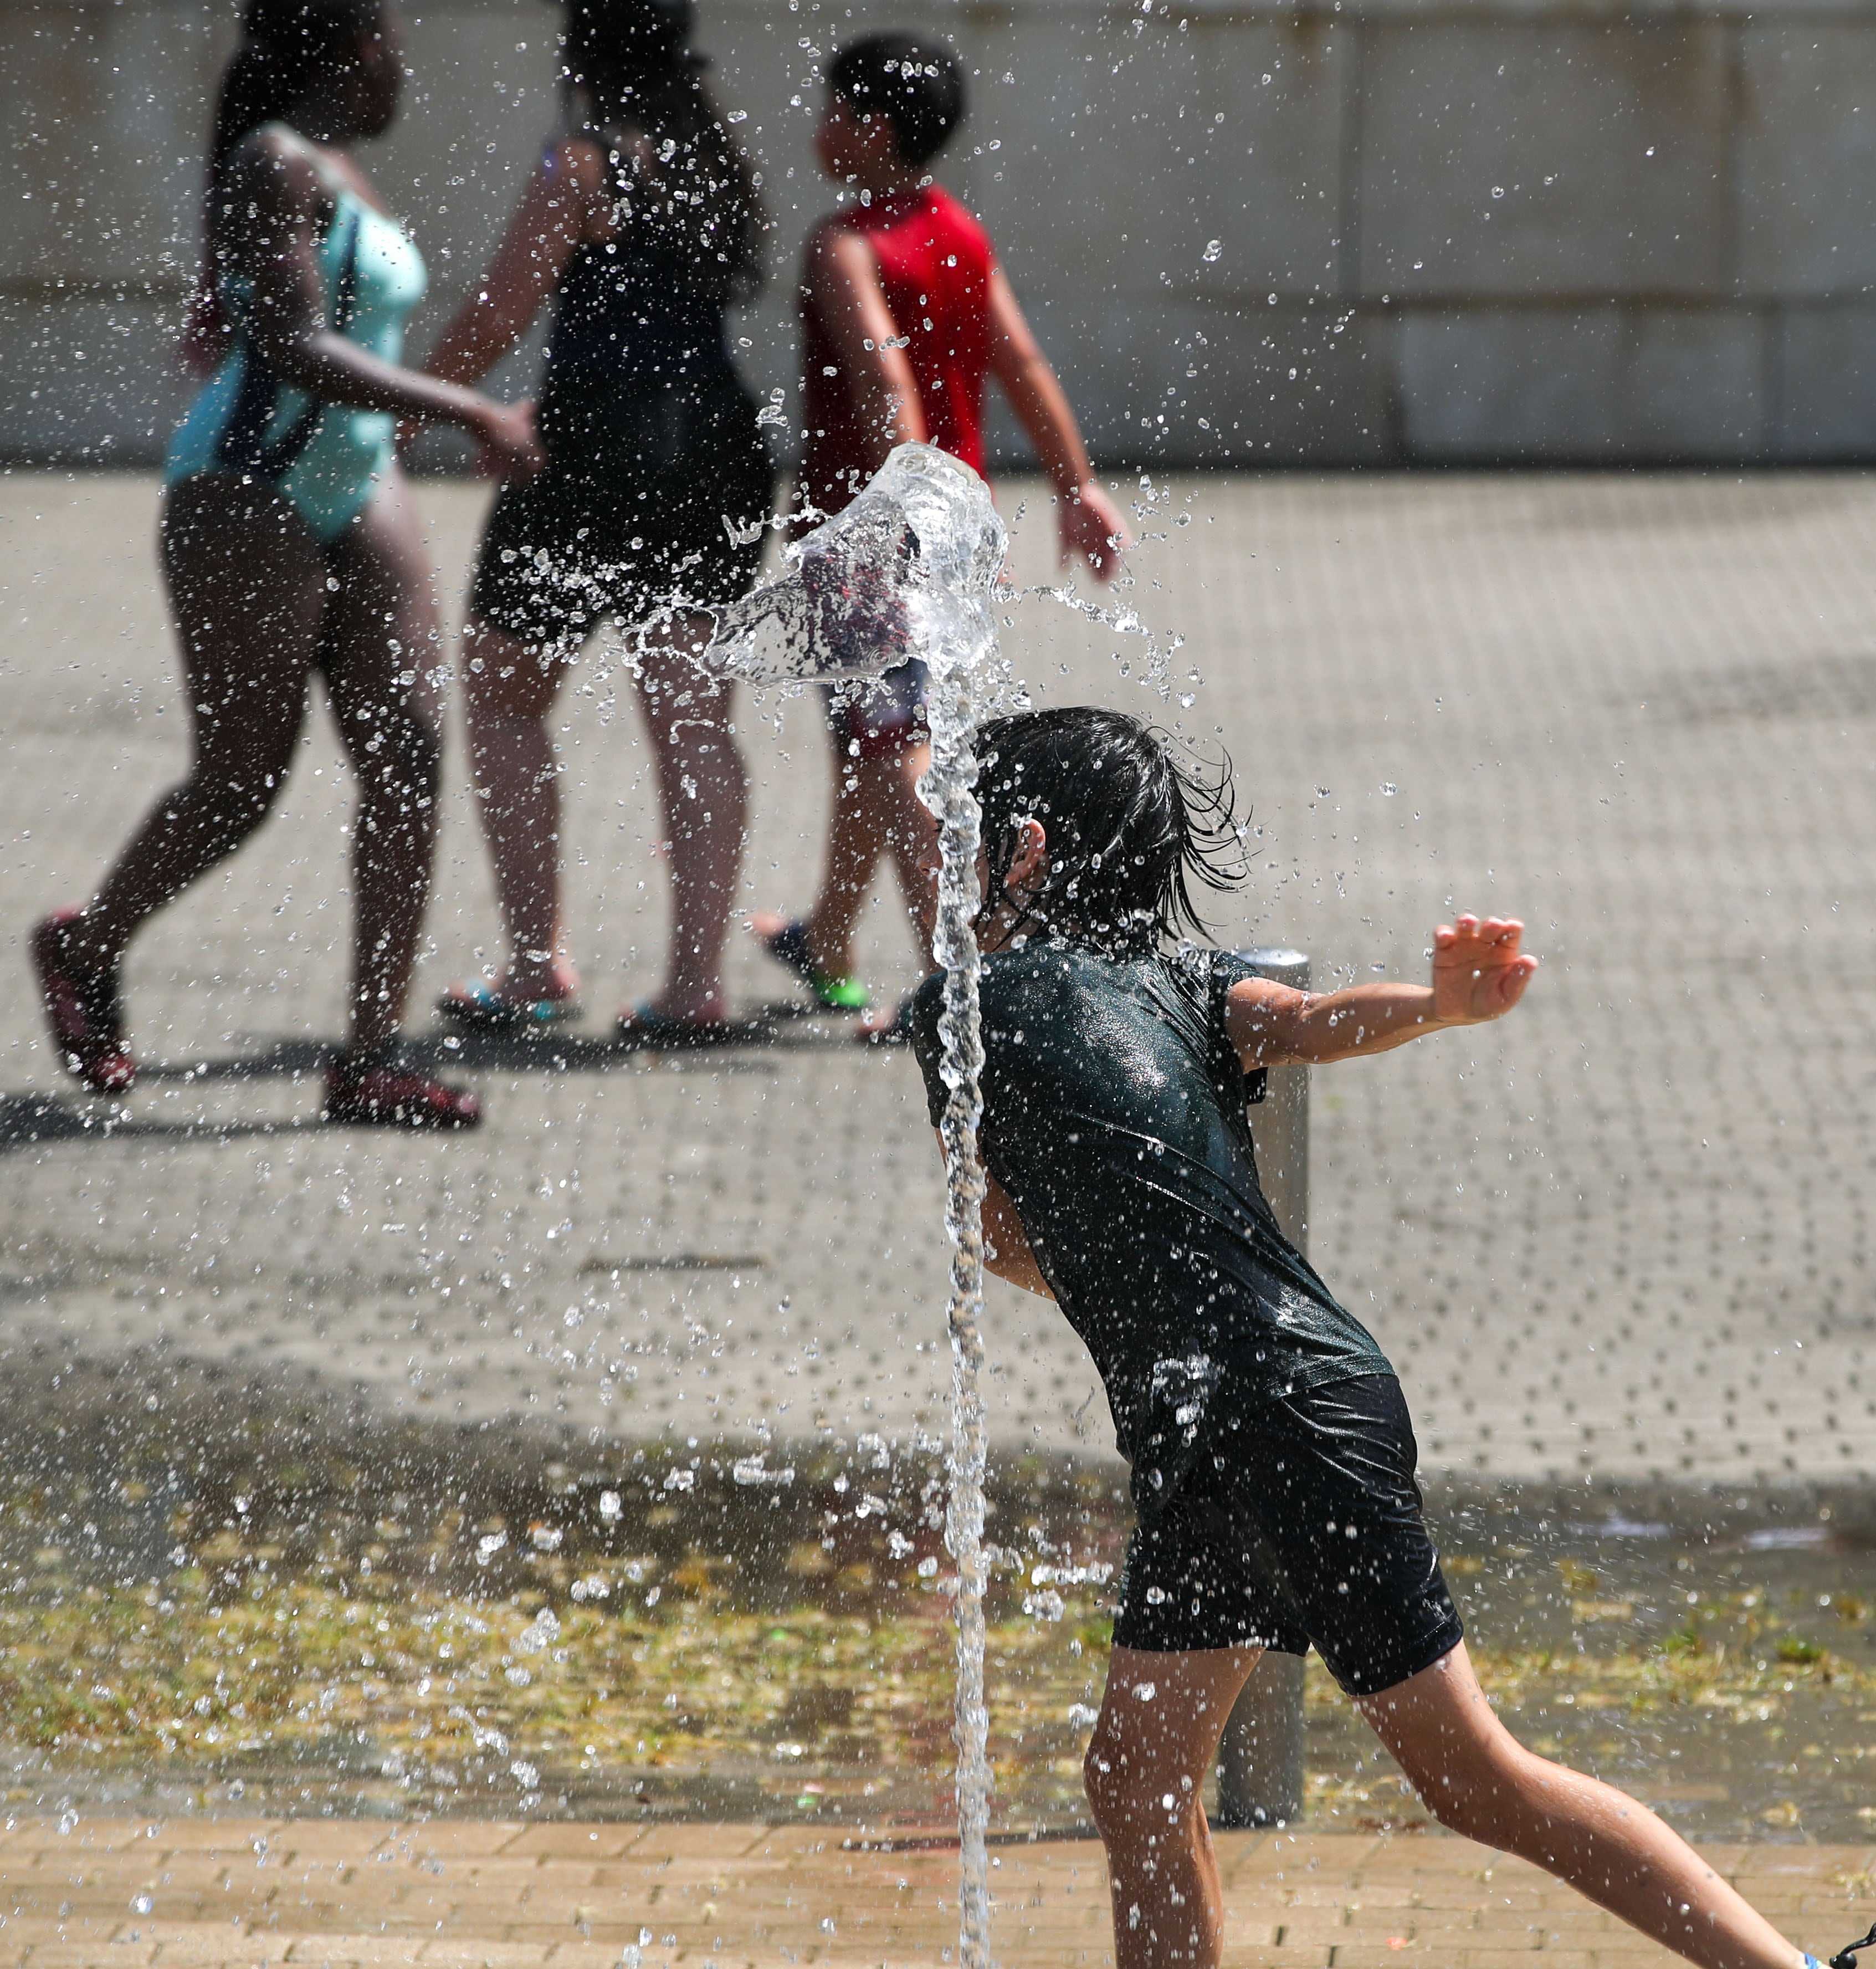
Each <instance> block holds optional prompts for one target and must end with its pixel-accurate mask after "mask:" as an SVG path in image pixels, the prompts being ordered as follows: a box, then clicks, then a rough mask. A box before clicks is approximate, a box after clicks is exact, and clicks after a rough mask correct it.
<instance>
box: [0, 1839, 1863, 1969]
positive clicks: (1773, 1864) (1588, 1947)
mask: <svg viewBox="0 0 1876 1969" xmlns="http://www.w3.org/2000/svg"><path fill="white" fill-rule="evenodd" d="M1218 1845H1219V1857H1220V1870H1221V1871H1222V1873H1223V1877H1224V1881H1225V1889H1226V1907H1227V1914H1228V1927H1227V1940H1226V1948H1225V1961H1226V1964H1227V1969H1252V1965H1256V1964H1270V1965H1272V1969H1288V1965H1291V1964H1295V1965H1297V1969H1325V1966H1326V1965H1332V1969H1369V1965H1379V1964H1394V1963H1398V1962H1410V1963H1411V1962H1427V1963H1435V1964H1440V1965H1442V1969H1509V1965H1511V1964H1515V1963H1518V1962H1526V1961H1530V1960H1531V1958H1532V1957H1533V1955H1537V1956H1540V1957H1541V1958H1542V1960H1543V1961H1544V1962H1545V1963H1546V1964H1553V1965H1557V1969H1562V1965H1565V1964H1567V1965H1569V1969H1600V1965H1602V1964H1623V1965H1634V1969H1641V1965H1643V1964H1667V1963H1669V1962H1671V1961H1675V1960H1676V1959H1677V1958H1674V1957H1673V1956H1670V1954H1667V1952H1666V1951H1664V1950H1663V1949H1661V1948H1657V1947H1655V1946H1654V1945H1651V1943H1648V1942H1647V1941H1644V1940H1643V1939H1642V1938H1641V1937H1640V1936H1638V1935H1635V1934H1633V1933H1632V1932H1631V1931H1629V1930H1628V1929H1627V1928H1623V1927H1622V1925H1620V1924H1619V1923H1618V1922H1615V1920H1614V1919H1612V1917H1611V1916H1609V1915H1605V1914H1603V1913H1602V1912H1601V1911H1600V1910H1599V1909H1596V1908H1593V1907H1591V1906H1589V1905H1588V1904H1587V1903H1585V1902H1583V1901H1582V1900H1580V1899H1578V1898H1577V1897H1576V1896H1575V1895H1574V1894H1573V1893H1570V1891H1569V1890H1567V1889H1566V1888H1563V1887H1560V1886H1558V1885H1557V1883H1555V1882H1554V1881H1553V1880H1550V1879H1549V1878H1547V1877H1546V1876H1545V1875H1544V1874H1542V1873H1538V1872H1537V1870H1535V1869H1534V1868H1532V1867H1528V1866H1526V1865H1524V1864H1523V1863H1522V1862H1521V1861H1519V1860H1509V1859H1507V1858H1505V1857H1503V1856H1502V1855H1500V1854H1489V1853H1488V1852H1486V1851H1485V1850H1484V1849H1483V1848H1482V1847H1477V1846H1474V1845H1472V1844H1469V1843H1467V1842H1466V1841H1463V1840H1458V1839H1448V1838H1397V1839H1393V1840H1388V1839H1385V1838H1353V1837H1348V1836H1342V1837H1337V1836H1335V1835H1333V1834H1330V1835H1309V1834H1305V1835H1304V1836H1302V1837H1301V1838H1291V1837H1289V1836H1288V1835H1265V1834H1255V1833H1235V1834H1225V1835H1222V1836H1221V1837H1220V1839H1219V1841H1218ZM1708 1851H1709V1857H1710V1858H1711V1859H1712V1862H1713V1864H1715V1865H1716V1867H1719V1869H1720V1870H1722V1872H1724V1873H1726V1874H1728V1875H1729V1877H1731V1878H1732V1880H1734V1881H1735V1883H1737V1884H1738V1886H1739V1887H1740V1888H1741V1889H1742V1891H1743V1892H1744V1893H1746V1895H1747V1896H1748V1897H1749V1898H1750V1899H1752V1900H1753V1901H1754V1903H1756V1904H1757V1905H1758V1906H1759V1907H1761V1908H1762V1909H1764V1911H1765V1912H1766V1913H1767V1915H1769V1916H1770V1917H1771V1919H1773V1920H1774V1922H1777V1924H1778V1925H1780V1927H1781V1928H1784V1931H1785V1932H1787V1934H1790V1935H1793V1937H1795V1938H1798V1939H1800V1940H1801V1941H1803V1943H1804V1945H1806V1947H1808V1948H1812V1949H1816V1948H1818V1947H1819V1946H1820V1945H1822V1944H1823V1943H1824V1942H1826V1941H1829V1938H1832V1937H1833V1936H1835V1937H1840V1938H1843V1939H1847V1938H1848V1937H1849V1935H1851V1934H1852V1932H1853V1931H1855V1929H1857V1928H1860V1927H1861V1925H1863V1923H1864V1922H1865V1920H1866V1919H1867V1918H1868V1903H1869V1900H1870V1898H1871V1883H1870V1879H1869V1864H1870V1860H1871V1854H1870V1852H1869V1851H1868V1849H1867V1848H1865V1847H1842V1846H1808V1847H1790V1846H1767V1847H1712V1848H1709V1849H1708ZM956 1859H957V1856H956V1854H955V1853H954V1851H944V1850H938V1851H873V1850H866V1849H864V1848H863V1847H860V1846H859V1845H857V1844H850V1845H847V1846H843V1845H842V1844H841V1840H840V1838H839V1836H838V1834H824V1833H821V1832H819V1831H815V1830H814V1829H812V1828H805V1827H793V1828H787V1829H776V1828H769V1827H766V1826H761V1825H685V1826H664V1825H661V1826H656V1827H653V1828H649V1829H646V1828H638V1827H634V1826H604V1827H598V1828H595V1827H590V1826H583V1825H559V1826H525V1827H524V1826H520V1825H503V1824H488V1823H484V1824H474V1823H456V1824H452V1825H416V1826H401V1825H371V1824H367V1823H361V1822H359V1821H318V1820H313V1821H296V1822H295V1821H289V1822H286V1823H281V1822H280V1821H263V1820H251V1821H242V1820H238V1819H223V1820H219V1821H168V1822H167V1823H160V1824H149V1823H146V1822H145V1821H111V1820H102V1819H100V1820H84V1821H79V1824H78V1825H76V1827H75V1828H73V1831H70V1833H68V1834H61V1833H60V1831H58V1830H57V1828H56V1826H55V1825H53V1824H51V1823H50V1822H47V1821H38V1820H27V1821H19V1822H18V1823H15V1822H12V1821H9V1822H8V1826H7V1829H6V1831H5V1836H4V1838H0V1908H3V1909H5V1911H6V1919H5V1924H4V1925H0V1964H7V1965H8V1969H11V1965H14V1964H21V1965H26V1964H30V1965H31V1969H44V1965H50V1964H58V1965H60V1969H97V1965H99V1964H102V1963H110V1964H118V1963H125V1964H136V1963H148V1964H157V1965H167V1964H173V1963H186V1964H190V1969H263V1965H266V1964H289V1963H291V1964H302V1963H303V1964H316V1965H320V1969H352V1965H358V1969H367V1965H369V1969H379V1965H383V1969H390V1965H393V1964H449V1965H451V1969H536V1965H540V1964H578V1965H580V1969H618V1965H619V1964H620V1962H621V1961H622V1960H623V1961H624V1962H625V1963H627V1964H640V1963H642V1964H643V1965H644V1969H663V1965H664V1964H669V1963H676V1962H693V1963H704V1962H710V1963H715V1964H718V1965H720V1969H733V1965H740V1964H746V1963H747V1964H759V1963H760V1964H770V1963H782V1962H787V1963H802V1962H808V1963H825V1964H856V1965H857V1964H862V1963H864V1964H868V1965H877V1964H896V1963H905V1962H912V1961H923V1962H932V1961H938V1960H941V1959H948V1958H949V1954H950V1951H951V1948H953V1947H954V1945H955V1942H956V1938H957V1916H956V1914H955V1912H954V1904H953V1893H954V1886H953V1882H954V1873H955V1867H956ZM993 1864H994V1866H995V1867H996V1871H995V1872H994V1873H993V1876H992V1880H993V1890H994V1893H995V1896H996V1904H995V1910H994V1912H993V1917H992V1937H993V1945H994V1948H995V1949H996V1954H997V1956H998V1958H999V1959H1000V1961H1004V1962H1006V1963H1009V1964H1025V1963H1036V1964H1042V1963H1050V1964H1089V1965H1094V1964H1101V1963H1107V1962H1111V1961H1113V1948H1112V1945H1111V1940H1110V1932H1109V1926H1108V1923H1109V1915H1108V1906H1107V1891H1106V1889H1107V1883H1106V1870H1105V1869H1104V1867H1103V1864H1102V1860H1101V1852H1100V1847H1099V1846H1098V1845H1097V1844H1095V1843H1094V1842H1093V1841H1079V1840H1067V1841H1059V1842H1053V1843H1048V1844H1039V1845H1029V1844H1022V1845H1015V1846H1006V1847H1002V1848H1000V1850H999V1851H997V1852H996V1854H995V1856H994V1859H993ZM1830 1945H1831V1946H1832V1947H1836V1946H1839V1945H1840V1941H1830ZM940 1951H944V1955H943V1956H942V1957H941V1954H940Z"/></svg>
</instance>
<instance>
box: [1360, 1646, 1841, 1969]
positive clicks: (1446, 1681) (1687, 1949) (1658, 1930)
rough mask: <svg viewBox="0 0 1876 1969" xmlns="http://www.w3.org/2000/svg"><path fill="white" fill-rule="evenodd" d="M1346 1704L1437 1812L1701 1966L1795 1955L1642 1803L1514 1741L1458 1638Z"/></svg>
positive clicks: (1798, 1957)
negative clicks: (1414, 1669)
mask: <svg viewBox="0 0 1876 1969" xmlns="http://www.w3.org/2000/svg"><path fill="white" fill-rule="evenodd" d="M1356 1706H1357V1707H1358V1708H1359V1709H1360V1711H1361V1712H1362V1715H1363V1716H1365V1717H1366V1718H1367V1719H1368V1721H1369V1724H1370V1725H1371V1726H1372V1728H1373V1729H1374V1731H1375V1734H1376V1735H1378V1736H1379V1737H1380V1738H1381V1740H1382V1742H1383V1743H1384V1744H1386V1745H1387V1747H1388V1750H1390V1751H1392V1753H1393V1754H1394V1757H1395V1760H1396V1761H1397V1762H1398V1763H1399V1764H1400V1766H1401V1770H1404V1771H1405V1773H1406V1774H1407V1777H1408V1782H1410V1783H1411V1785H1412V1786H1413V1787H1414V1790H1415V1791H1416V1792H1418V1793H1419V1795H1420V1796H1421V1800H1422V1802H1424V1804H1425V1805H1426V1807H1427V1810H1428V1811H1429V1812H1431V1813H1432V1814H1433V1815H1434V1817H1435V1818H1437V1819H1438V1820H1439V1821H1440V1824H1441V1825H1444V1826H1447V1827H1449V1828H1450V1829H1451V1830H1452V1831H1455V1832H1460V1833H1463V1834H1465V1835H1466V1838H1469V1839H1476V1840H1478V1841H1480V1842H1481V1843H1482V1844H1486V1845H1489V1846H1493V1847H1499V1848H1501V1849H1502V1850H1503V1851H1506V1852H1510V1853H1515V1854H1517V1855H1518V1857H1519V1858H1521V1859H1524V1860H1529V1861H1530V1862H1531V1864H1532V1865H1533V1866H1536V1867H1542V1868H1543V1869H1544V1871H1545V1872H1546V1873H1554V1874H1555V1875H1556V1876H1557V1878H1558V1879H1559V1880H1567V1881H1568V1882H1569V1883H1570V1885H1571V1886H1573V1887H1574V1888H1575V1889H1576V1890H1577V1892H1578V1893H1581V1894H1583V1895H1585V1896H1586V1897H1587V1898H1588V1899H1590V1900H1592V1901H1594V1902H1595V1903H1596V1904H1597V1906H1599V1907H1605V1908H1607V1909H1609V1912H1611V1913H1612V1914H1613V1915H1617V1916H1618V1917H1619V1918H1620V1919H1622V1920H1623V1921H1625V1922H1628V1925H1630V1926H1631V1928H1639V1929H1640V1930H1641V1932H1642V1933H1643V1934H1644V1935H1652V1936H1653V1937H1654V1939H1655V1940H1656V1941H1659V1942H1660V1943H1661V1944H1662V1945H1663V1946H1664V1948H1671V1949H1673V1951H1674V1952H1675V1953H1676V1954H1677V1955H1683V1956H1685V1957H1686V1959H1687V1960H1688V1961H1690V1962H1698V1963H1700V1964H1704V1965H1706V1969H1800V1965H1801V1964H1803V1962H1804V1961H1805V1960H1806V1958H1805V1956H1804V1955H1803V1952H1802V1951H1800V1950H1799V1949H1797V1948H1794V1947H1793V1945H1792V1944H1791V1943H1790V1942H1789V1941H1786V1940H1785V1938H1784V1936H1782V1935H1780V1933H1779V1932H1778V1931H1777V1929H1776V1928H1774V1927H1773V1926H1772V1925H1771V1922H1768V1921H1767V1919H1765V1917H1764V1915H1762V1914H1761V1913H1760V1912H1758V1909H1755V1908H1754V1907H1753V1906H1751V1904H1750V1903H1748V1902H1747V1901H1746V1900H1745V1899H1742V1896H1740V1895H1739V1894H1738V1893H1737V1892H1735V1890H1734V1889H1733V1888H1732V1887H1731V1886H1729V1885H1728V1883H1726V1882H1725V1880H1722V1879H1721V1878H1720V1877H1719V1875H1718V1874H1717V1873H1715V1872H1714V1870H1712V1867H1709V1865H1708V1864H1706V1861H1705V1860H1703V1859H1702V1858H1701V1857H1700V1856H1699V1854H1697V1853H1696V1852H1695V1851H1693V1848H1692V1847H1690V1846H1689V1845H1688V1844H1686V1841H1684V1840H1683V1839H1682V1838H1680V1834H1678V1833H1676V1832H1674V1831H1671V1830H1670V1828H1668V1827H1667V1825H1665V1824H1664V1823H1663V1821H1661V1819H1659V1818H1656V1816H1655V1815H1654V1813H1653V1812H1651V1811H1649V1810H1648V1807H1647V1806H1646V1805H1641V1804H1638V1803H1637V1802H1636V1801H1635V1799H1632V1798H1630V1797H1629V1796H1628V1795H1627V1794H1626V1793H1625V1792H1619V1791H1618V1790H1616V1789H1615V1787H1614V1786H1612V1785H1606V1784H1603V1783H1602V1782H1599V1780H1598V1779H1595V1778H1592V1777H1586V1776H1583V1774H1582V1773H1580V1772H1579V1771H1573V1770H1570V1769H1568V1768H1567V1766H1564V1765H1562V1764H1555V1763H1551V1762H1550V1760H1548V1759H1547V1758H1544V1757H1538V1756H1537V1754H1536V1753H1534V1751H1531V1750H1526V1749H1525V1748H1524V1746H1523V1745H1522V1744H1520V1743H1519V1742H1518V1740H1517V1739H1516V1738H1515V1737H1513V1736H1512V1734H1511V1732H1510V1731H1508V1730H1507V1729H1506V1728H1505V1725H1504V1724H1502V1723H1501V1722H1500V1721H1499V1719H1498V1717H1497V1715H1496V1714H1495V1712H1494V1711H1493V1710H1492V1706H1491V1705H1490V1704H1489V1702H1488V1701H1486V1697H1485V1692H1484V1691H1483V1690H1482V1689H1481V1688H1479V1680H1478V1677H1477V1676H1476V1675H1474V1674H1473V1667H1472V1662H1471V1659H1470V1658H1469V1656H1468V1655H1467V1654H1466V1644H1465V1643H1464V1642H1463V1641H1462V1642H1460V1644H1459V1646H1457V1647H1456V1648H1454V1649H1453V1651H1452V1653H1450V1654H1449V1655H1447V1656H1445V1657H1444V1659H1442V1660H1440V1661H1437V1662H1434V1665H1433V1666H1432V1667H1430V1668H1427V1669H1421V1672H1420V1673H1419V1674H1418V1675H1410V1676H1409V1677H1408V1679H1407V1680H1406V1681H1405V1682H1401V1683H1399V1684H1398V1685H1396V1686H1395V1688H1389V1689H1384V1690H1383V1691H1382V1693H1381V1694H1380V1695H1370V1696H1366V1697H1364V1698H1361V1699H1360V1700H1359V1701H1358V1703H1357V1705H1356Z"/></svg>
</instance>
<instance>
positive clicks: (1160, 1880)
mask: <svg viewBox="0 0 1876 1969" xmlns="http://www.w3.org/2000/svg"><path fill="white" fill-rule="evenodd" d="M1258 1654H1259V1650H1258V1649H1256V1648H1206V1649H1194V1650H1192V1651H1191V1652H1189V1653H1168V1654H1159V1653H1145V1652H1144V1651H1143V1650H1142V1649H1136V1648H1116V1649H1115V1650H1114V1652H1113V1659H1112V1660H1111V1661H1110V1662H1109V1664H1108V1669H1107V1693H1106V1695H1104V1696H1103V1698H1102V1699H1101V1713H1100V1717H1099V1718H1098V1719H1097V1721H1096V1723H1095V1725H1094V1737H1093V1739H1092V1740H1090V1743H1089V1745H1088V1753H1087V1758H1086V1760H1084V1763H1083V1765H1082V1774H1083V1776H1084V1779H1086V1782H1087V1792H1088V1803H1089V1805H1090V1806H1091V1807H1092V1808H1094V1824H1095V1827H1096V1829H1097V1831H1099V1832H1100V1835H1101V1844H1103V1846H1104V1847H1106V1849H1107V1873H1108V1884H1109V1892H1110V1893H1111V1894H1112V1895H1113V1903H1114V1962H1115V1969H1166V1965H1168V1964H1179V1965H1181V1969H1188V1965H1189V1969H1217V1963H1218V1962H1219V1961H1220V1958H1221V1955H1222V1954H1223V1945H1224V1930H1223V1922H1224V1901H1223V1893H1222V1892H1221V1890H1220V1886H1219V1883H1218V1862H1217V1858H1216V1857H1215V1856H1214V1855H1213V1851H1212V1841H1211V1831H1210V1828H1209V1827H1208V1826H1207V1824H1206V1822H1205V1807H1204V1789H1205V1779H1206V1777H1207V1775H1208V1774H1209V1773H1210V1770H1211V1768H1212V1766H1213V1763H1215V1762H1216V1761H1217V1756H1218V1740H1219V1738H1220V1736H1222V1735H1223V1733H1224V1727H1225V1719H1226V1718H1227V1717H1228V1716H1229V1715H1230V1714H1231V1705H1232V1704H1233V1702H1235V1701H1236V1700H1237V1696H1238V1692H1239V1689H1241V1688H1243V1686H1244V1685H1245V1683H1246V1682H1247V1681H1249V1679H1250V1673H1251V1670H1252V1669H1254V1668H1255V1667H1256V1666H1257V1657H1258Z"/></svg>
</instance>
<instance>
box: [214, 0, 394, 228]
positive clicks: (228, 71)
mask: <svg viewBox="0 0 1876 1969" xmlns="http://www.w3.org/2000/svg"><path fill="white" fill-rule="evenodd" d="M383 27H384V0H247V4H246V5H245V6H244V7H243V8H241V40H240V42H239V44H238V45H237V47H235V52H234V54H232V56H231V57H229V58H228V66H227V67H226V68H225V69H224V70H222V89H221V93H220V95H219V96H217V98H216V99H215V130H214V134H213V135H212V137H211V138H209V199H208V216H209V222H210V223H211V224H212V223H213V222H214V217H215V199H216V195H217V194H218V193H219V190H220V189H221V183H222V174H223V173H224V172H225V170H226V169H227V166H228V159H229V158H230V157H232V156H233V155H234V154H235V150H236V148H237V147H238V145H239V144H240V143H241V139H242V138H245V137H246V136H247V135H249V133H250V132H251V131H255V130H258V129H259V128H260V127H261V125H262V124H264V123H274V122H280V121H281V120H283V119H284V118H285V117H286V116H287V115H288V113H289V112H290V111H291V110H292V109H293V105H295V104H296V102H299V101H300V99H301V98H302V97H303V96H305V95H306V92H307V91H308V90H309V89H311V88H312V87H313V85H314V83H316V82H318V81H319V79H320V78H321V77H322V76H324V75H326V74H327V73H329V71H330V70H332V69H334V68H335V67H337V66H339V65H340V64H341V63H344V62H345V61H347V60H350V58H351V56H352V50H353V48H354V47H355V45H356V44H357V41H358V37H359V36H360V35H361V34H377V33H379V32H381V31H382V29H383Z"/></svg>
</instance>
